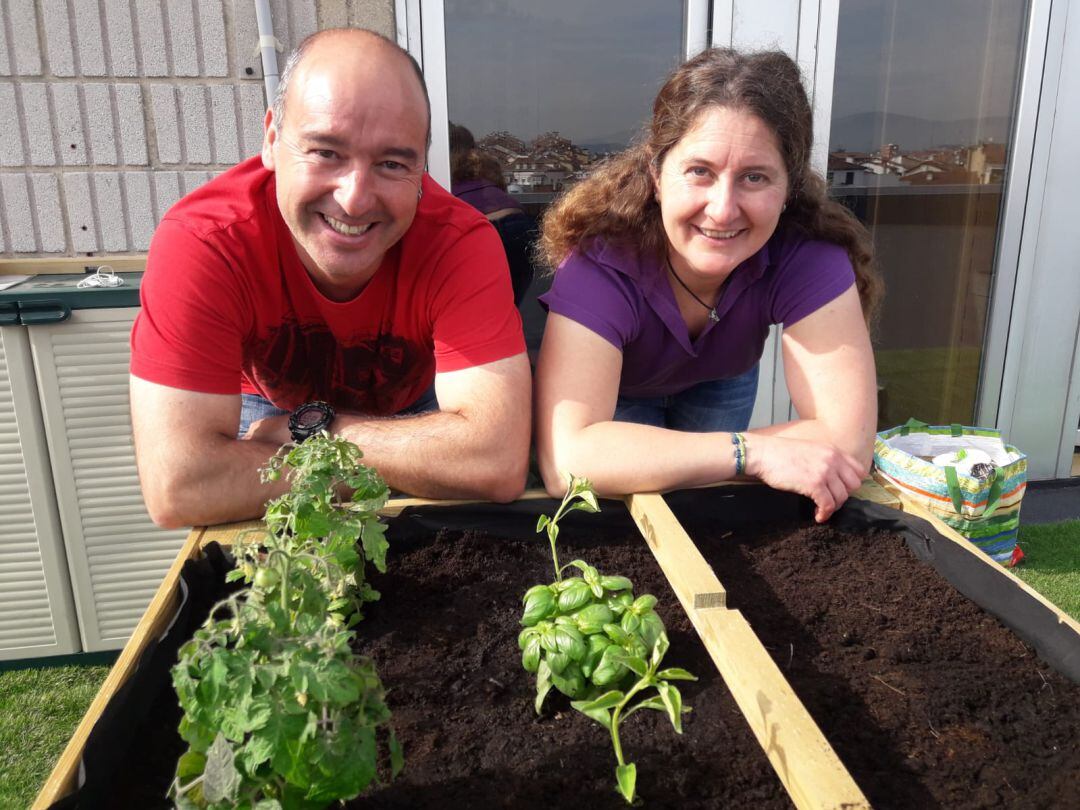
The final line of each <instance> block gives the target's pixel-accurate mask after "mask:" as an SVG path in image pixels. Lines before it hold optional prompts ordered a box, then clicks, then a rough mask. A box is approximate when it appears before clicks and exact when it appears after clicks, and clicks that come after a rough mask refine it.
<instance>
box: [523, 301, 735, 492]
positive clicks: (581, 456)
mask: <svg viewBox="0 0 1080 810" xmlns="http://www.w3.org/2000/svg"><path fill="white" fill-rule="evenodd" d="M621 373H622V352H620V351H619V350H618V349H617V348H615V347H614V346H613V345H612V344H611V343H609V342H608V341H606V340H605V339H604V338H602V337H600V336H599V335H598V334H596V333H595V332H593V331H592V330H591V329H589V328H587V327H585V326H582V325H581V324H579V323H577V322H576V321H573V320H571V319H569V318H566V317H563V316H561V315H557V314H555V313H550V314H549V315H548V319H547V326H546V328H545V330H544V340H543V343H542V345H541V347H540V357H539V359H538V360H537V365H536V378H535V382H534V389H535V413H536V428H535V431H534V435H535V437H536V452H537V457H538V460H539V463H540V472H541V474H542V475H543V477H544V485H545V486H546V487H547V490H548V492H549V493H551V495H552V496H556V497H561V496H562V494H563V493H564V492H565V490H566V475H567V474H568V473H573V474H574V475H580V476H586V477H588V478H589V479H590V480H591V481H592V483H593V485H594V486H595V487H596V489H597V491H598V492H600V493H601V494H604V495H621V494H625V493H629V492H652V491H657V490H666V489H677V488H679V487H692V486H701V485H703V484H710V483H713V482H716V481H722V480H724V479H726V478H730V477H732V476H733V475H734V474H735V458H734V453H733V451H732V447H731V434H729V433H684V432H681V431H677V430H667V429H665V428H658V427H652V426H649V425H637V424H631V423H628V422H613V421H612V416H613V415H614V413H615V402H616V400H617V398H618V392H619V377H620V375H621Z"/></svg>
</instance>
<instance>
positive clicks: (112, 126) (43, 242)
mask: <svg viewBox="0 0 1080 810" xmlns="http://www.w3.org/2000/svg"><path fill="white" fill-rule="evenodd" d="M270 6H271V11H272V15H273V22H274V34H275V36H276V37H277V39H278V40H279V42H280V43H281V52H280V53H279V57H278V58H279V62H280V63H283V62H284V58H285V56H286V54H287V53H288V52H289V51H290V50H291V49H292V48H293V46H294V45H295V44H296V43H297V42H299V41H300V40H301V39H303V37H305V36H307V35H308V34H310V33H312V32H314V31H316V30H320V29H322V28H331V27H335V26H345V25H355V26H363V27H366V28H371V29H373V30H376V31H379V32H380V33H382V34H385V35H387V36H391V37H392V36H393V35H394V0H271V3H270ZM0 17H2V19H0V122H2V123H0V258H14V257H20V258H21V257H33V256H54V257H55V256H100V255H104V254H110V253H138V252H142V251H145V250H146V249H147V247H148V246H149V244H150V237H151V235H152V234H153V231H154V227H155V226H156V224H157V222H158V220H159V219H160V218H161V216H162V215H163V214H164V213H165V211H167V210H168V208H169V207H170V206H171V205H172V204H173V203H174V202H176V200H178V199H179V198H180V197H181V196H182V195H183V194H186V193H188V192H190V191H192V190H193V189H195V188H197V187H198V186H199V185H201V184H202V183H204V182H206V181H207V180H208V179H209V178H211V177H213V176H215V175H216V174H218V173H220V172H222V171H224V170H225V169H227V168H229V167H230V166H232V165H233V164H235V163H237V162H238V161H240V160H242V159H244V158H246V157H249V156H251V155H255V154H257V153H258V151H259V146H260V144H261V140H262V119H263V113H264V111H265V109H266V100H265V98H264V92H263V81H262V63H261V61H260V58H259V54H258V47H257V46H258V28H257V25H256V20H255V3H254V0H161V1H160V2H152V0H37V2H34V0H3V2H2V3H0Z"/></svg>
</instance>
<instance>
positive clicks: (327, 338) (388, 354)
mask: <svg viewBox="0 0 1080 810" xmlns="http://www.w3.org/2000/svg"><path fill="white" fill-rule="evenodd" d="M433 367H434V361H433V359H432V356H431V351H430V350H428V349H425V348H424V347H423V346H420V345H418V344H416V343H411V342H409V341H407V340H405V339H404V338H401V337H398V336H397V335H377V336H375V337H373V338H367V339H364V340H361V341H360V342H358V343H356V344H355V345H350V346H342V345H341V344H340V343H338V341H337V338H336V337H335V336H334V334H333V333H332V332H331V331H330V330H329V329H328V328H327V327H326V326H325V325H324V324H299V323H296V322H295V321H288V322H285V323H283V324H281V325H280V326H279V327H276V328H275V329H272V330H271V332H270V334H269V335H267V336H266V337H264V338H261V339H259V340H257V341H255V343H254V344H253V345H251V346H250V347H249V348H248V351H247V356H246V357H245V359H244V368H245V370H246V371H247V372H248V373H249V374H250V375H252V376H253V382H254V383H255V385H256V386H257V387H258V388H259V389H260V390H261V391H263V392H264V393H265V395H266V396H267V397H268V398H269V399H270V400H271V401H272V402H273V403H274V404H275V405H277V406H278V407H279V408H286V409H290V410H291V409H293V408H296V407H298V406H299V405H301V404H303V403H304V402H308V401H311V400H314V399H319V400H323V401H325V402H329V403H330V404H331V405H333V406H334V407H335V408H338V409H339V410H342V411H351V412H356V413H372V414H381V415H386V414H392V413H396V412H398V411H400V410H401V409H402V408H405V407H407V406H408V405H411V404H412V403H413V401H414V400H415V399H416V398H417V397H419V395H420V394H421V393H423V389H424V388H426V387H427V385H428V384H429V383H430V382H431V380H430V377H431V375H432V373H433Z"/></svg>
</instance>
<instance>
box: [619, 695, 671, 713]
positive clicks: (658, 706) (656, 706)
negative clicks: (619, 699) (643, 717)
mask: <svg viewBox="0 0 1080 810" xmlns="http://www.w3.org/2000/svg"><path fill="white" fill-rule="evenodd" d="M638 709H652V710H653V711H657V712H663V713H664V714H667V706H666V705H665V704H664V701H662V700H661V699H660V698H659V697H651V698H647V699H645V700H639V701H638V702H637V703H635V704H634V705H633V706H631V707H630V709H629V710H628V711H627V713H626V714H624V715H623V717H626V716H627V715H628V714H629V713H630V712H632V711H634V712H636V711H637V710H638Z"/></svg>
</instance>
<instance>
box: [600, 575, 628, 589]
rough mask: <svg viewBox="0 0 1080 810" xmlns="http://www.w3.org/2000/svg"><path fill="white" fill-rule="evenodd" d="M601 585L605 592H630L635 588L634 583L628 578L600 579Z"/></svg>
mask: <svg viewBox="0 0 1080 810" xmlns="http://www.w3.org/2000/svg"><path fill="white" fill-rule="evenodd" d="M600 584H601V585H603V586H604V590H605V591H629V590H632V589H633V587H634V583H632V582H631V581H630V580H629V579H627V578H626V577H600Z"/></svg>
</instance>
